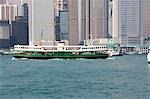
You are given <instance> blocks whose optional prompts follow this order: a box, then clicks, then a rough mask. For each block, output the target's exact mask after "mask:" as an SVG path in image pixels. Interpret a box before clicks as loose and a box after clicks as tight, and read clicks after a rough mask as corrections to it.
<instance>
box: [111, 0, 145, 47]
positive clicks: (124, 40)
mask: <svg viewBox="0 0 150 99" xmlns="http://www.w3.org/2000/svg"><path fill="white" fill-rule="evenodd" d="M143 1H144V0H113V25H112V32H113V33H112V37H113V41H114V42H115V43H120V44H123V45H138V44H142V43H143V10H142V9H143Z"/></svg>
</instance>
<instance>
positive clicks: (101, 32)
mask: <svg viewBox="0 0 150 99" xmlns="http://www.w3.org/2000/svg"><path fill="white" fill-rule="evenodd" d="M107 33H108V0H69V39H70V41H69V42H70V44H73V45H76V44H79V43H81V42H83V41H84V40H86V39H89V37H90V36H91V37H92V38H93V39H97V38H104V37H107Z"/></svg>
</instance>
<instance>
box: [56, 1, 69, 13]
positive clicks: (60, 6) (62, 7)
mask: <svg viewBox="0 0 150 99" xmlns="http://www.w3.org/2000/svg"><path fill="white" fill-rule="evenodd" d="M59 11H68V0H54V13H55V16H58V15H59Z"/></svg>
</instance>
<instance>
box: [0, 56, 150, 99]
mask: <svg viewBox="0 0 150 99" xmlns="http://www.w3.org/2000/svg"><path fill="white" fill-rule="evenodd" d="M0 99H150V65H148V64H147V61H146V56H145V55H139V56H138V55H133V56H122V57H113V58H108V59H96V60H87V59H77V60H60V59H53V60H28V59H21V60H18V59H14V58H13V59H12V57H11V56H0Z"/></svg>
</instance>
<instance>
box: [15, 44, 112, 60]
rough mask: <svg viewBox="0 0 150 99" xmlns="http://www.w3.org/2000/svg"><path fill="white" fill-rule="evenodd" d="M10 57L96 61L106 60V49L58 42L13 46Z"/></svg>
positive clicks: (104, 47) (102, 46)
mask: <svg viewBox="0 0 150 99" xmlns="http://www.w3.org/2000/svg"><path fill="white" fill-rule="evenodd" d="M12 52H13V54H12V56H13V57H15V58H28V59H53V58H61V59H68V58H69V59H75V58H86V59H97V58H102V59H105V58H108V56H109V55H108V54H107V47H106V46H104V45H101V46H100V45H98V46H97V45H88V46H86V45H78V46H69V45H65V43H64V42H59V43H58V45H57V46H54V45H52V46H46V45H42V46H40V45H15V46H14V49H13V50H12Z"/></svg>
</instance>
